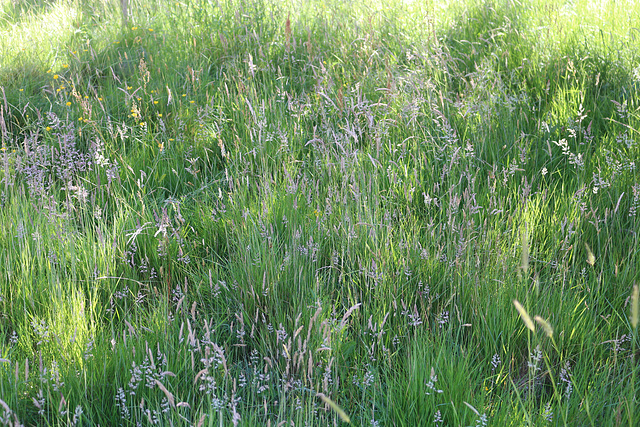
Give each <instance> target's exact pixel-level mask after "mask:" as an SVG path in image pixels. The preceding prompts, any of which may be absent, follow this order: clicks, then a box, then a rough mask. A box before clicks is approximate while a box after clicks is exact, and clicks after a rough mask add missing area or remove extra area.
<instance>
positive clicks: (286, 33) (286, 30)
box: [284, 15, 291, 52]
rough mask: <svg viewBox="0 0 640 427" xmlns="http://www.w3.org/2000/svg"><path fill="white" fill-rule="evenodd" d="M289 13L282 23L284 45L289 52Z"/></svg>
mask: <svg viewBox="0 0 640 427" xmlns="http://www.w3.org/2000/svg"><path fill="white" fill-rule="evenodd" d="M289 16H290V15H287V20H286V22H285V23H284V45H285V48H286V49H287V52H289V48H290V47H291V20H290V19H289Z"/></svg>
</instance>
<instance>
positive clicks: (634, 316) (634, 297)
mask: <svg viewBox="0 0 640 427" xmlns="http://www.w3.org/2000/svg"><path fill="white" fill-rule="evenodd" d="M631 326H632V327H633V329H635V328H636V327H637V326H638V285H637V284H635V285H633V293H632V294H631Z"/></svg>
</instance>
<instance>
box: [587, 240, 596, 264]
mask: <svg viewBox="0 0 640 427" xmlns="http://www.w3.org/2000/svg"><path fill="white" fill-rule="evenodd" d="M584 247H585V248H587V264H589V265H590V266H591V267H593V266H594V264H595V263H596V257H595V255H594V254H593V252H591V248H590V247H589V245H587V244H586V243H585V244H584Z"/></svg>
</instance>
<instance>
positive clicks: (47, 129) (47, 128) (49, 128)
mask: <svg viewBox="0 0 640 427" xmlns="http://www.w3.org/2000/svg"><path fill="white" fill-rule="evenodd" d="M45 130H46V131H47V132H49V131H51V126H47V127H46V128H45ZM2 148H3V149H4V147H2Z"/></svg>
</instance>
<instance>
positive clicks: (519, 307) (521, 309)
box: [513, 299, 536, 332]
mask: <svg viewBox="0 0 640 427" xmlns="http://www.w3.org/2000/svg"><path fill="white" fill-rule="evenodd" d="M513 305H515V306H516V310H518V313H520V317H522V321H523V322H524V324H525V326H526V327H527V328H529V329H530V330H531V332H535V331H536V326H535V325H534V324H533V321H532V320H531V317H529V313H527V310H525V309H524V307H523V306H522V304H520V303H519V302H518V300H517V299H514V300H513Z"/></svg>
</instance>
